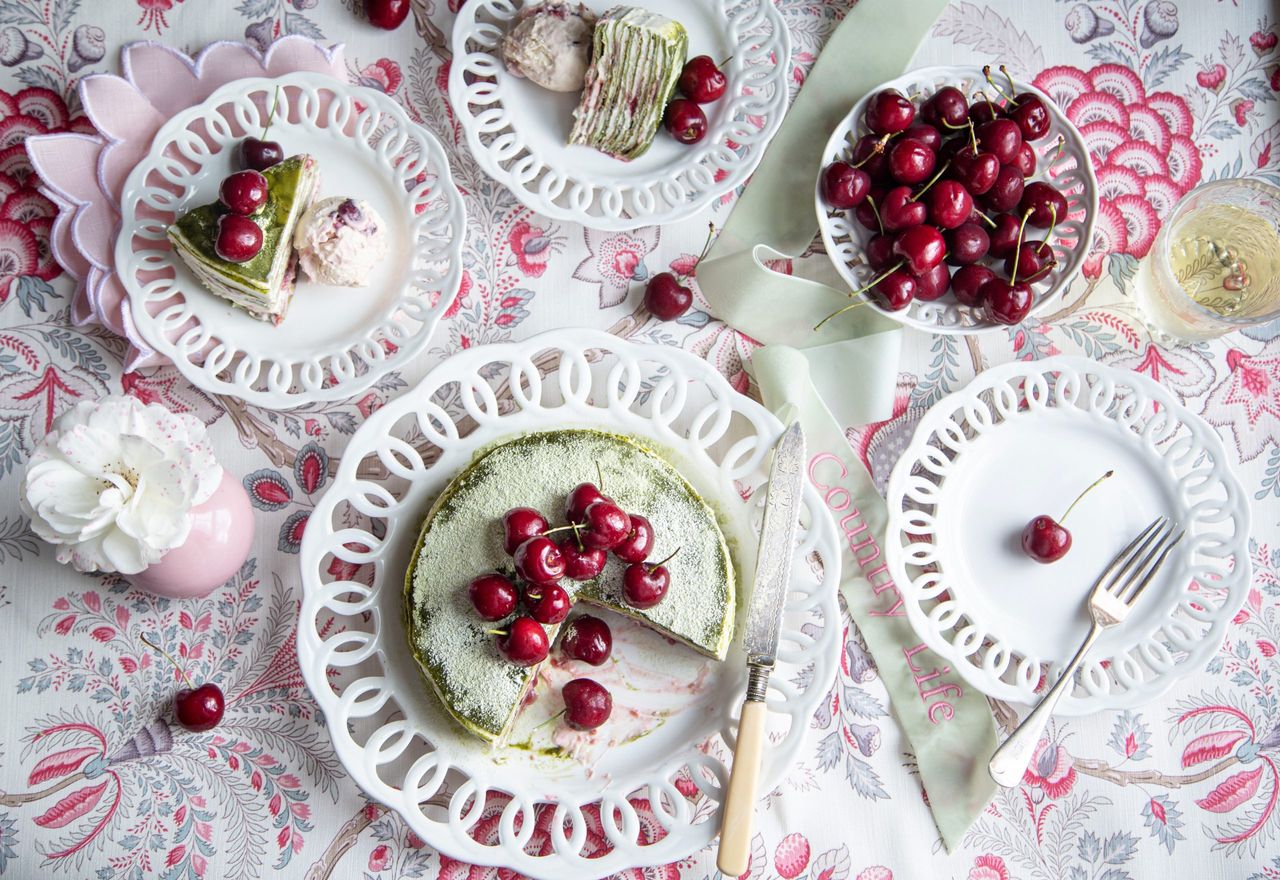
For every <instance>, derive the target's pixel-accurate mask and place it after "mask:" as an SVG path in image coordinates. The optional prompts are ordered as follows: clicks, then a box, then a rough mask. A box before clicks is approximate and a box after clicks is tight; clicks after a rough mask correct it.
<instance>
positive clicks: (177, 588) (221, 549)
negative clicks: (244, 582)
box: [126, 469, 253, 599]
mask: <svg viewBox="0 0 1280 880" xmlns="http://www.w3.org/2000/svg"><path fill="white" fill-rule="evenodd" d="M191 516H192V521H191V534H189V535H188V536H187V540H186V542H185V543H183V544H182V546H180V547H175V548H174V549H172V550H170V551H169V552H168V553H166V554H165V555H164V557H163V558H161V560H160V561H159V562H157V563H155V564H154V565H150V566H147V567H146V568H144V569H143V570H142V571H140V572H138V573H137V574H131V575H126V577H127V578H128V580H129V583H131V584H133V585H134V586H135V587H137V588H138V589H140V590H146V591H148V592H150V593H155V594H156V595H158V596H167V597H168V598H170V599H194V598H197V597H200V596H204V595H207V594H208V593H211V592H212V591H213V590H214V589H216V588H217V587H220V586H221V585H222V584H224V583H226V582H227V580H228V579H230V578H231V576H232V575H234V574H235V573H236V572H237V571H239V570H240V566H241V565H243V564H244V561H245V560H246V559H247V558H248V557H249V545H250V544H251V543H252V541H253V508H252V507H251V506H250V505H249V496H248V495H247V494H246V493H245V491H244V487H243V486H241V485H240V481H239V480H237V479H236V478H235V477H233V476H232V475H231V474H229V473H228V472H227V471H226V469H223V471H222V482H221V483H219V484H218V488H217V489H215V490H214V492H213V495H212V496H210V498H209V500H208V501H206V502H205V503H204V504H201V505H200V506H199V507H197V508H195V509H194V510H192V511H191Z"/></svg>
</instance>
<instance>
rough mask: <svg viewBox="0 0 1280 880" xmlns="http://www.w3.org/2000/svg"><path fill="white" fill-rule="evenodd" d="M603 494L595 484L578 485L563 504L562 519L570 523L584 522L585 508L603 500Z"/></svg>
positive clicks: (585, 516) (585, 517)
mask: <svg viewBox="0 0 1280 880" xmlns="http://www.w3.org/2000/svg"><path fill="white" fill-rule="evenodd" d="M604 497H605V496H604V493H603V492H601V491H600V489H599V488H598V487H597V486H596V484H595V483H579V484H578V485H576V486H574V487H573V491H571V492H570V493H569V497H568V498H567V499H566V500H565V503H564V518H565V519H567V520H568V521H569V522H571V523H581V522H585V521H586V519H587V508H588V507H590V506H591V505H593V504H595V503H596V502H597V501H600V500H602V499H604Z"/></svg>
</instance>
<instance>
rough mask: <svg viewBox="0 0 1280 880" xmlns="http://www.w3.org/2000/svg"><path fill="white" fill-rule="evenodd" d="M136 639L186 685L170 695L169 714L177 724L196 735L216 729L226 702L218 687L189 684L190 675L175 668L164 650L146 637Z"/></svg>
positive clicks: (214, 685) (208, 684)
mask: <svg viewBox="0 0 1280 880" xmlns="http://www.w3.org/2000/svg"><path fill="white" fill-rule="evenodd" d="M139 638H140V639H141V640H142V643H143V644H144V645H146V646H147V647H148V648H150V649H151V650H153V651H156V652H158V653H159V654H161V655H162V656H163V657H164V658H165V659H166V660H168V661H169V662H170V663H172V664H173V668H174V669H176V670H178V673H179V674H180V675H181V676H182V678H183V680H184V681H186V683H187V686H186V687H185V688H182V689H181V690H179V691H178V692H177V693H175V694H174V695H173V715H174V717H175V718H177V719H178V723H179V724H181V725H182V726H183V727H185V728H186V729H187V730H192V731H196V732H197V733H198V732H200V731H204V730H212V729H213V728H214V727H217V725H218V722H219V721H221V720H222V713H223V710H224V709H225V707H226V701H225V699H224V698H223V696H222V688H220V687H218V686H217V685H216V684H214V683H213V682H211V681H207V682H205V683H204V684H202V685H200V686H199V687H196V686H195V684H193V683H192V681H191V678H190V676H188V675H187V671H186V670H185V669H183V668H182V667H181V666H179V665H178V661H176V660H174V659H173V656H172V655H171V654H170V653H169V652H168V651H166V650H165V649H164V648H161V647H160V646H159V645H157V644H155V643H153V642H151V641H150V640H149V639H148V638H147V637H146V636H139Z"/></svg>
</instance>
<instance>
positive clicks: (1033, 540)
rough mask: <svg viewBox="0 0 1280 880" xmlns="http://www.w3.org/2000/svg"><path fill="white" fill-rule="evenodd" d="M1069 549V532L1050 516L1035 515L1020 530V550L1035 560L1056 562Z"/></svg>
mask: <svg viewBox="0 0 1280 880" xmlns="http://www.w3.org/2000/svg"><path fill="white" fill-rule="evenodd" d="M1070 549H1071V533H1070V532H1069V531H1067V530H1066V528H1064V527H1063V526H1061V525H1059V524H1058V522H1057V521H1056V520H1055V519H1054V518H1053V517H1051V516H1045V515H1041V516H1037V517H1036V518H1035V519H1033V520H1032V521H1031V522H1029V523H1027V526H1026V528H1024V529H1023V530H1022V552H1023V553H1026V554H1027V555H1028V556H1030V557H1031V558H1032V559H1034V560H1035V561H1036V562H1043V563H1046V564H1048V563H1050V562H1057V561H1058V560H1059V559H1061V558H1062V557H1064V556H1066V555H1067V551H1068V550H1070Z"/></svg>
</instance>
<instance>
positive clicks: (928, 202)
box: [814, 67, 1098, 334]
mask: <svg viewBox="0 0 1280 880" xmlns="http://www.w3.org/2000/svg"><path fill="white" fill-rule="evenodd" d="M814 203H815V207H816V210H817V214H818V223H819V228H820V230H821V233H822V241H823V244H824V245H825V246H826V250H827V254H828V255H829V256H830V257H831V261H832V262H833V263H834V264H835V267H836V269H837V271H838V272H839V273H840V276H841V277H842V278H843V279H844V281H845V283H847V284H848V285H849V288H850V291H851V293H850V296H851V297H852V300H851V303H850V307H852V306H854V305H861V304H863V303H865V307H866V308H872V309H875V310H877V311H879V312H881V313H883V314H885V315H888V316H889V317H891V318H893V319H895V320H897V321H900V322H901V323H903V324H906V325H908V326H912V327H916V328H918V329H921V330H926V331H929V332H932V333H944V334H970V333H977V332H981V331H984V330H990V329H994V328H999V327H1003V326H1010V325H1016V324H1020V323H1022V322H1023V321H1025V320H1027V319H1028V318H1031V317H1034V316H1036V315H1040V314H1043V313H1045V312H1046V311H1047V310H1048V309H1049V308H1050V306H1051V304H1052V303H1054V302H1056V301H1057V300H1059V299H1061V298H1062V295H1063V293H1064V292H1065V291H1066V289H1067V287H1068V285H1069V284H1070V283H1071V280H1072V279H1073V278H1074V277H1075V275H1076V273H1077V272H1078V271H1079V269H1080V267H1081V265H1082V264H1083V262H1084V259H1085V256H1086V254H1087V252H1088V250H1089V244H1090V242H1091V240H1092V237H1093V218H1094V216H1095V214H1096V213H1097V204H1098V182H1097V179H1096V178H1095V177H1094V172H1093V166H1092V164H1091V162H1090V160H1089V152H1088V150H1087V149H1086V147H1085V144H1084V140H1083V139H1082V138H1081V136H1080V132H1079V131H1077V130H1076V127H1075V126H1074V125H1072V124H1071V122H1070V121H1069V120H1068V119H1067V118H1066V116H1064V115H1063V114H1062V112H1061V111H1059V110H1058V108H1057V106H1056V105H1055V104H1054V103H1053V100H1052V99H1051V98H1049V96H1048V95H1046V94H1045V93H1043V92H1041V91H1039V90H1038V89H1036V88H1034V87H1032V86H1030V85H1028V84H1025V83H1018V82H1016V81H1015V80H1013V79H1012V78H1011V77H1009V76H1008V74H1007V73H1006V72H1004V69H1003V68H1000V69H999V70H992V69H991V68H989V67H987V68H979V67H928V68H924V69H921V70H915V71H911V72H910V73H907V74H904V75H903V76H900V77H898V78H897V79H895V80H891V81H890V82H887V83H885V84H884V85H882V86H880V87H879V88H877V89H874V90H872V91H871V92H870V93H868V94H867V95H866V96H865V97H864V98H863V99H862V100H861V101H859V102H858V103H857V104H855V105H854V107H853V109H852V110H851V111H850V112H849V115H848V116H846V117H845V118H844V119H843V120H842V121H841V123H840V124H839V125H838V126H837V127H836V129H835V131H834V132H832V134H831V138H830V139H829V140H828V141H827V146H826V149H825V150H824V152H823V160H822V169H821V171H820V172H819V174H818V179H817V181H816V183H815V186H814ZM839 315H840V313H836V315H835V316H834V317H832V318H830V320H839V319H840V318H839Z"/></svg>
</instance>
